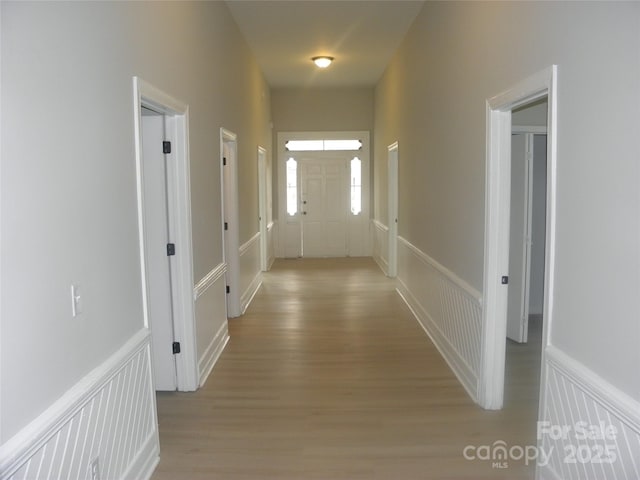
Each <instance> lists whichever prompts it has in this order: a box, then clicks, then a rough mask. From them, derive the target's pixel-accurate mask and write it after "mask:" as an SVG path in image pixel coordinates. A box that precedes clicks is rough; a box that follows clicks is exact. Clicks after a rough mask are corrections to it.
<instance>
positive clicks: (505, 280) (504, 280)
mask: <svg viewBox="0 0 640 480" xmlns="http://www.w3.org/2000/svg"><path fill="white" fill-rule="evenodd" d="M501 283H502V285H508V284H509V277H508V276H507V275H503V277H502V280H501Z"/></svg>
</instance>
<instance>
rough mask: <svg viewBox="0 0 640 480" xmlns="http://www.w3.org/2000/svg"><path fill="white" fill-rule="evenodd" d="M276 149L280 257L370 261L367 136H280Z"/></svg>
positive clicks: (334, 133)
mask: <svg viewBox="0 0 640 480" xmlns="http://www.w3.org/2000/svg"><path fill="white" fill-rule="evenodd" d="M277 143H278V164H277V175H278V206H279V218H280V222H279V228H278V235H279V241H278V242H277V247H276V248H277V249H276V256H278V257H280V258H297V257H302V256H305V257H344V256H351V257H361V256H370V255H371V239H370V233H371V232H370V218H369V216H370V212H369V205H370V185H369V178H370V177H369V175H370V174H369V132H279V133H278V142H277Z"/></svg>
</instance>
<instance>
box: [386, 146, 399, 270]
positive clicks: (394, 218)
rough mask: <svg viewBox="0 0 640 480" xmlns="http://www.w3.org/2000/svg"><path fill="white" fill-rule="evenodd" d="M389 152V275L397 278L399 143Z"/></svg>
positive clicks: (389, 149)
mask: <svg viewBox="0 0 640 480" xmlns="http://www.w3.org/2000/svg"><path fill="white" fill-rule="evenodd" d="M387 151H388V158H387V195H388V212H387V218H388V222H389V253H388V256H389V258H388V259H387V265H388V267H387V269H388V271H387V275H388V276H389V277H391V278H395V277H396V276H397V275H398V160H399V159H398V142H394V143H392V144H391V145H389V146H388V147H387Z"/></svg>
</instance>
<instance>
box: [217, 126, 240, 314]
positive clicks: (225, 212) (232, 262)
mask: <svg viewBox="0 0 640 480" xmlns="http://www.w3.org/2000/svg"><path fill="white" fill-rule="evenodd" d="M220 181H221V187H222V188H221V192H222V242H223V249H224V261H225V263H226V267H227V271H226V273H225V276H226V281H227V287H228V289H229V290H228V293H227V317H229V318H235V317H239V316H240V315H242V311H241V308H240V239H239V235H240V234H239V213H238V137H237V135H236V134H235V133H233V132H231V131H230V130H227V129H225V128H221V129H220Z"/></svg>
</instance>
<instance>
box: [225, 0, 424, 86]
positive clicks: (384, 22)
mask: <svg viewBox="0 0 640 480" xmlns="http://www.w3.org/2000/svg"><path fill="white" fill-rule="evenodd" d="M227 4H228V5H229V8H230V9H231V14H232V15H233V17H234V19H235V20H236V22H237V24H238V26H239V27H240V30H241V31H242V33H243V35H244V37H245V38H246V40H247V42H248V44H249V46H250V47H251V49H252V50H253V53H254V54H255V56H256V58H257V61H258V64H259V65H260V67H261V68H262V71H263V72H264V74H265V76H266V79H267V82H268V83H269V85H270V86H271V87H273V88H281V87H344V86H374V85H375V84H376V83H377V81H378V80H379V79H380V76H381V75H382V73H383V72H384V70H385V68H386V67H387V65H388V64H389V61H390V60H391V57H392V56H393V53H394V52H395V51H396V49H397V48H398V46H399V45H400V42H401V41H402V39H403V38H404V36H405V34H406V33H407V30H408V29H409V27H410V26H411V23H412V22H413V20H414V18H415V17H416V15H417V14H418V12H419V11H420V9H421V8H422V5H423V1H422V0H421V1H417V0H374V1H371V0H370V1H365V0H359V1H351V0H339V1H329V0H315V1H309V0H288V1H287V0H227ZM316 55H330V56H332V57H335V61H334V63H333V65H331V66H330V67H329V68H327V69H325V70H320V69H318V68H316V67H315V66H314V65H313V63H312V62H311V57H313V56H316Z"/></svg>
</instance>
